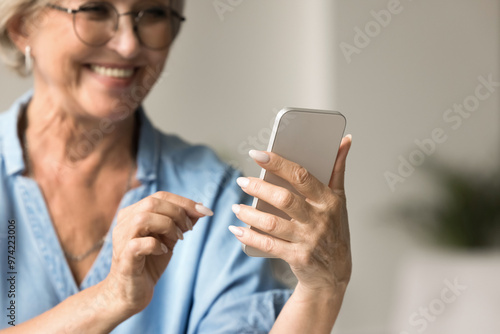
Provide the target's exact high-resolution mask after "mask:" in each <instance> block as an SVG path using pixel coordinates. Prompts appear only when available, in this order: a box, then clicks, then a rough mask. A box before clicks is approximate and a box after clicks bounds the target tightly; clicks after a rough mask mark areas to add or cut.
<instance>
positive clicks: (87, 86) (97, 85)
mask: <svg viewBox="0 0 500 334" xmlns="http://www.w3.org/2000/svg"><path fill="white" fill-rule="evenodd" d="M141 2H143V1H141V0H111V1H109V3H111V4H113V5H114V6H115V7H116V9H117V11H118V12H119V13H126V12H130V11H133V10H135V9H136V8H137V6H139V5H140V4H141ZM157 2H160V3H162V4H164V5H168V1H167V0H164V1H161V0H157ZM84 3H86V2H85V1H81V0H69V1H62V2H60V3H59V4H60V6H62V7H67V8H71V9H77V8H79V6H81V5H82V4H84ZM40 18H41V20H43V21H40V22H43V24H40V29H37V30H36V31H33V32H32V33H31V34H30V37H29V42H28V44H29V45H30V46H31V48H32V55H33V58H34V60H35V61H34V69H33V72H34V77H35V93H43V94H49V95H47V96H50V99H51V100H52V101H54V103H55V104H56V105H57V106H59V107H61V108H63V109H64V110H65V111H68V112H70V113H73V114H75V115H76V116H82V117H90V118H97V119H102V118H110V119H115V120H116V119H120V118H123V117H126V116H127V114H128V115H129V114H130V111H133V110H135V108H136V107H137V106H138V105H139V104H140V103H141V102H142V101H143V99H144V98H145V96H146V95H147V94H148V92H149V91H150V89H151V88H152V86H153V84H154V83H155V82H156V80H157V78H158V77H159V76H160V74H161V71H162V70H163V66H164V64H165V60H166V58H167V54H168V50H169V48H168V47H167V48H166V49H163V50H159V51H158V50H151V49H148V48H146V47H145V46H143V45H141V43H140V42H139V40H138V39H137V36H136V35H135V33H134V30H133V18H132V17H131V16H128V15H126V16H121V17H120V19H119V25H118V30H117V31H116V34H115V35H114V36H113V37H112V38H111V40H109V42H107V43H106V44H105V45H103V46H98V47H93V46H88V45H86V44H85V43H83V42H82V41H81V40H80V39H79V38H78V36H77V35H76V34H75V32H74V29H73V15H72V14H68V13H66V12H62V11H59V10H55V9H50V8H46V9H45V10H44V13H42V16H41V17H40Z"/></svg>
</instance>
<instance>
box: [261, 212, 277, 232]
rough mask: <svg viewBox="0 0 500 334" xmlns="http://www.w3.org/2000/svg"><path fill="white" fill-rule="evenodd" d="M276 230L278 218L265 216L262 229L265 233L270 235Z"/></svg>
mask: <svg viewBox="0 0 500 334" xmlns="http://www.w3.org/2000/svg"><path fill="white" fill-rule="evenodd" d="M277 228H278V217H276V216H272V215H270V216H266V217H265V218H264V219H263V229H264V230H265V231H266V232H270V233H273V232H276V230H277Z"/></svg>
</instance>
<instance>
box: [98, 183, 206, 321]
mask: <svg viewBox="0 0 500 334" xmlns="http://www.w3.org/2000/svg"><path fill="white" fill-rule="evenodd" d="M211 214H212V213H211V211H210V210H209V209H207V208H205V207H203V206H202V205H200V204H197V203H196V202H194V201H192V200H189V199H187V198H184V197H181V196H178V195H175V194H171V193H168V192H157V193H156V194H154V195H151V196H149V197H146V198H144V199H143V200H141V201H139V202H137V203H135V204H133V205H131V206H129V207H127V208H125V209H123V210H121V211H120V212H119V213H118V217H117V225H116V227H115V229H114V231H113V260H112V264H111V270H110V273H109V275H108V277H107V278H106V281H107V282H106V284H105V286H106V287H107V289H109V290H108V292H109V293H111V294H112V295H113V296H114V297H115V298H116V297H118V298H117V299H118V300H119V301H120V302H121V306H122V307H123V309H124V310H125V312H126V313H128V314H129V316H130V315H131V314H135V313H137V312H139V311H141V310H142V309H144V308H145V307H146V306H147V305H148V304H149V302H150V301H151V299H152V297H153V290H154V287H155V285H156V283H157V282H158V280H159V279H160V276H161V275H162V273H163V272H164V271H165V268H166V267H167V265H168V263H169V262H170V259H171V258H172V250H173V248H174V246H175V244H176V243H177V241H178V240H179V239H181V240H182V239H183V233H184V232H186V231H188V230H191V229H192V228H193V225H194V224H195V223H196V222H197V221H198V219H199V218H201V217H203V216H205V215H211Z"/></svg>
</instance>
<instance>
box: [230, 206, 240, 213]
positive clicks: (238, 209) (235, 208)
mask: <svg viewBox="0 0 500 334" xmlns="http://www.w3.org/2000/svg"><path fill="white" fill-rule="evenodd" d="M231 209H233V212H234V214H235V215H237V214H238V213H240V205H239V204H233V206H232V207H231Z"/></svg>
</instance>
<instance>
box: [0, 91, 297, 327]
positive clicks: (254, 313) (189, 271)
mask: <svg viewBox="0 0 500 334" xmlns="http://www.w3.org/2000/svg"><path fill="white" fill-rule="evenodd" d="M30 97H31V93H28V94H26V95H24V96H23V97H21V98H20V99H19V100H17V101H16V102H15V103H14V104H13V106H12V107H11V108H10V109H9V110H8V111H7V112H5V113H2V114H0V275H1V279H0V296H1V298H0V310H1V311H0V319H1V320H0V328H6V327H9V326H10V325H12V324H19V323H21V322H24V321H26V320H28V319H30V318H33V317H35V316H37V315H39V314H41V313H43V312H45V311H47V310H49V309H51V308H53V307H54V306H56V305H57V304H58V303H60V302H61V301H63V300H64V299H66V298H68V297H69V296H71V295H73V294H75V293H78V292H79V291H81V290H83V289H85V288H88V287H90V286H92V285H94V284H96V283H98V282H100V281H101V280H103V279H104V278H105V277H106V276H107V275H108V273H109V270H110V266H111V255H112V238H111V235H112V232H113V228H114V226H115V225H116V217H115V219H114V220H113V223H112V225H111V228H110V230H109V232H108V234H107V236H106V240H105V243H104V245H103V247H102V248H101V250H100V252H99V254H98V256H97V259H96V260H95V262H94V264H93V266H92V268H91V269H90V271H89V272H88V274H87V276H86V277H85V279H84V280H83V281H82V283H81V284H80V286H78V285H77V284H76V283H75V280H74V278H73V276H72V273H71V270H70V268H69V266H68V263H67V262H66V259H65V256H64V252H63V250H62V248H61V245H60V243H59V240H58V238H57V234H56V231H55V230H54V227H53V225H52V222H51V219H50V215H49V212H48V210H47V205H46V203H45V201H44V197H43V195H42V193H41V191H40V189H39V187H38V185H37V183H36V182H35V181H34V180H33V179H31V178H27V177H24V176H22V174H23V171H24V168H25V167H24V161H23V150H22V148H21V144H20V141H19V138H18V132H17V124H18V118H19V115H20V112H21V110H22V109H23V106H24V105H25V104H26V103H27V102H28V101H29V99H30ZM138 113H139V117H140V120H141V125H140V135H139V146H138V153H137V166H138V170H137V175H136V178H137V179H138V180H139V181H140V182H141V184H142V185H141V186H140V187H138V188H135V189H132V190H130V191H128V192H127V193H126V194H125V196H124V197H123V199H122V201H121V203H120V209H121V208H124V207H126V206H129V205H131V204H133V203H135V202H137V201H139V200H140V199H142V198H144V197H146V196H149V195H151V194H153V193H155V192H156V191H159V190H162V191H168V192H171V193H175V194H178V195H181V196H184V197H187V198H190V199H192V200H194V201H197V202H203V203H204V205H206V206H208V207H210V208H212V209H213V211H214V213H215V215H214V216H213V217H205V218H202V219H200V220H199V221H198V223H197V224H196V226H195V228H194V230H193V231H191V232H188V233H186V234H185V239H184V240H183V241H179V242H178V243H177V245H176V246H175V248H174V256H173V257H172V260H171V261H170V263H169V265H168V267H167V269H166V271H165V272H164V274H163V276H162V277H161V279H160V280H159V281H158V284H157V285H156V288H155V292H154V297H153V300H152V301H151V303H150V304H149V305H148V306H147V307H146V309H144V310H143V311H142V312H140V313H138V314H136V315H134V316H132V317H131V318H129V319H127V320H126V321H124V322H123V323H122V324H120V325H119V326H118V327H117V328H116V329H115V330H114V331H113V333H116V334H122V333H134V334H136V333H155V334H156V333H211V334H215V333H267V332H268V331H269V330H270V328H271V327H272V325H273V323H274V321H275V319H276V317H277V316H278V313H279V311H280V310H281V308H282V306H283V304H284V303H285V302H286V301H287V299H288V298H289V296H290V294H291V291H290V290H288V289H286V288H285V287H284V286H283V285H282V284H280V283H278V282H277V281H276V280H275V279H274V278H273V275H272V270H271V266H270V262H269V261H268V260H266V259H262V258H251V257H248V256H246V255H245V254H244V253H243V252H242V250H241V247H240V243H239V241H238V240H237V239H236V238H235V237H234V236H233V235H232V234H231V233H230V232H229V231H228V229H227V226H228V225H231V224H233V225H242V223H241V222H239V221H238V220H237V219H236V218H235V216H234V215H233V213H232V212H231V204H234V203H247V204H249V203H250V198H249V197H248V196H246V195H245V194H244V193H242V192H241V190H240V189H239V187H238V186H237V185H236V184H235V178H236V177H238V176H239V173H238V172H237V171H235V170H234V169H232V168H231V167H229V166H227V165H226V164H224V163H222V162H221V161H220V160H219V159H218V158H217V157H216V155H215V154H214V153H213V152H212V151H211V150H210V149H208V148H207V147H204V146H193V145H189V144H187V143H185V142H184V141H182V140H181V139H179V138H178V137H176V136H171V135H165V134H162V133H161V132H159V131H158V130H157V129H155V128H154V127H153V126H152V125H151V123H150V122H149V120H148V119H147V117H146V116H145V114H144V113H143V111H142V110H139V111H138ZM14 246H15V247H14ZM9 322H10V324H9Z"/></svg>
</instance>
